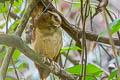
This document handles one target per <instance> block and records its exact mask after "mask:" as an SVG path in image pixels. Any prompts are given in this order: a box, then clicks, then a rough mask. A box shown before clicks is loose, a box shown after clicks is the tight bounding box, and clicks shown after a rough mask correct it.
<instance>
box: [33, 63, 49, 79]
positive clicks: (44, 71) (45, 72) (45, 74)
mask: <svg viewBox="0 0 120 80" xmlns="http://www.w3.org/2000/svg"><path fill="white" fill-rule="evenodd" d="M35 66H36V68H37V69H38V72H39V76H40V80H46V78H47V77H48V75H49V73H50V71H49V70H48V69H43V68H42V67H40V65H38V64H36V63H35Z"/></svg>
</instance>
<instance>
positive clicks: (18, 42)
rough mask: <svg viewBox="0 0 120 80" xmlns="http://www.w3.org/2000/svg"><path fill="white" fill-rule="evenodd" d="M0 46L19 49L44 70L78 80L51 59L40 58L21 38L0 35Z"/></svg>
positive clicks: (69, 79) (70, 79)
mask: <svg viewBox="0 0 120 80" xmlns="http://www.w3.org/2000/svg"><path fill="white" fill-rule="evenodd" d="M13 43H14V44H13ZM0 44H5V45H7V46H10V47H14V48H17V49H19V50H20V51H21V52H23V54H24V55H26V56H27V57H29V58H30V59H31V60H33V61H34V62H37V63H38V64H40V65H41V66H43V68H45V67H46V68H48V69H49V70H50V71H51V72H52V73H54V74H56V75H57V76H60V77H63V78H67V79H68V80H77V77H76V76H74V75H71V74H70V73H68V72H66V71H65V70H64V69H62V68H60V66H59V65H58V64H57V63H55V62H54V61H52V62H51V61H50V60H49V59H46V58H45V57H40V56H39V55H38V54H37V53H35V52H34V51H33V50H32V49H31V48H29V47H28V45H27V44H26V43H24V42H23V40H22V39H21V38H20V37H19V36H16V35H8V34H0Z"/></svg>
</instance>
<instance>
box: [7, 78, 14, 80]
mask: <svg viewBox="0 0 120 80" xmlns="http://www.w3.org/2000/svg"><path fill="white" fill-rule="evenodd" d="M5 80H13V79H12V78H5Z"/></svg>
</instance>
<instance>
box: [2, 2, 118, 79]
mask: <svg viewBox="0 0 120 80" xmlns="http://www.w3.org/2000/svg"><path fill="white" fill-rule="evenodd" d="M82 1H83V4H84V5H83V6H85V5H86V4H87V5H89V7H88V8H89V11H88V16H87V19H86V22H85V32H88V33H90V34H91V36H86V37H88V38H87V40H86V49H85V52H86V53H87V54H86V55H83V54H82V53H83V52H82V51H83V49H82V48H81V47H80V46H79V45H78V44H77V43H76V41H74V39H72V38H71V37H70V36H69V35H68V34H67V33H66V31H64V30H63V47H62V49H61V51H60V53H61V58H60V65H61V67H62V68H64V69H65V70H66V71H68V72H69V73H71V74H73V75H80V74H81V71H82V69H84V67H82V65H84V63H85V61H87V63H85V64H86V68H85V69H84V70H86V73H84V70H83V73H82V74H83V75H86V76H85V80H120V78H119V76H120V75H119V66H120V65H119V62H120V56H119V55H120V51H119V50H120V47H119V46H120V43H119V42H120V34H119V28H120V19H119V17H120V4H119V3H120V0H108V4H107V6H104V7H106V9H107V10H108V13H107V12H106V13H105V14H106V16H107V22H106V19H105V14H104V11H103V12H102V11H99V10H101V9H99V6H100V2H101V1H102V0H82ZM87 1H89V3H87ZM103 1H104V0H103ZM29 2H30V0H14V2H13V3H11V0H10V1H9V0H8V1H5V2H4V1H3V2H2V1H1V2H0V32H6V27H8V34H14V33H15V31H16V28H17V26H18V24H19V23H20V21H21V17H22V16H23V14H24V12H25V10H26V7H27V6H28V4H29ZM52 4H53V5H54V7H55V8H56V9H57V10H58V11H59V12H60V13H62V14H63V16H64V17H65V18H66V19H67V21H68V22H69V23H70V24H72V25H73V27H75V28H77V29H81V30H83V24H82V17H81V10H83V9H81V8H80V7H81V0H53V1H52ZM98 9H99V10H98ZM97 11H98V13H97ZM83 12H84V13H83V15H84V14H85V9H84V10H83ZM106 23H108V25H106ZM28 24H29V23H28ZM107 26H109V28H110V33H111V34H109V33H108V32H109V30H108V31H107ZM96 35H98V36H97V39H92V40H91V38H92V36H96ZM110 35H112V38H110ZM25 37H26V33H25V31H24V32H23V34H22V39H23V40H24V42H27V41H26V39H25ZM89 37H90V40H89ZM104 38H105V39H104ZM102 39H103V40H102ZM111 39H113V41H112V42H115V41H118V42H115V45H112V46H111V44H110V43H109V42H108V41H109V40H111ZM99 40H101V41H99ZM104 40H105V41H104ZM80 41H81V42H82V38H81V39H80ZM13 44H14V43H13ZM28 45H29V46H30V47H31V44H29V43H28ZM51 46H52V45H51ZM114 50H115V53H114ZM7 52H8V46H6V45H0V66H1V64H2V61H3V59H4V58H5V55H6V53H7ZM82 56H84V57H82ZM82 61H83V64H81V63H82ZM16 74H17V75H16ZM17 76H18V77H19V80H39V78H38V77H39V76H38V71H37V69H36V68H35V66H34V63H33V61H32V60H30V59H29V58H28V57H26V56H25V55H24V54H22V53H21V52H20V51H19V50H17V49H16V50H15V51H14V53H13V56H12V59H11V61H10V64H9V67H8V70H7V74H6V79H5V80H18V77H17ZM47 80H59V77H57V76H55V75H54V74H52V73H51V74H50V76H49V77H48V78H47Z"/></svg>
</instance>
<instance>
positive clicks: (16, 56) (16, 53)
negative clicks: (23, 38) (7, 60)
mask: <svg viewBox="0 0 120 80" xmlns="http://www.w3.org/2000/svg"><path fill="white" fill-rule="evenodd" d="M19 56H20V51H19V50H15V51H14V53H13V56H12V58H13V59H17V58H18V57H19Z"/></svg>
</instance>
